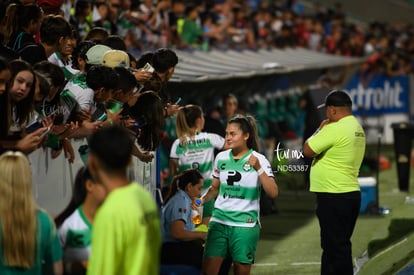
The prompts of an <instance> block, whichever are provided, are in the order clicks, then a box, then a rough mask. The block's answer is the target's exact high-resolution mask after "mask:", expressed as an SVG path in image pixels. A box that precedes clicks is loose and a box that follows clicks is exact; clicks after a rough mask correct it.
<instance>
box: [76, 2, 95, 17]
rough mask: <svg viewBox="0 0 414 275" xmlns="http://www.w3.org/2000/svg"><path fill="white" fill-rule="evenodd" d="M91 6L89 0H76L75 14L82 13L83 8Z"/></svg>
mask: <svg viewBox="0 0 414 275" xmlns="http://www.w3.org/2000/svg"><path fill="white" fill-rule="evenodd" d="M89 7H91V8H92V6H91V1H89V0H78V1H76V4H75V16H76V15H79V14H82V13H83V11H84V10H86V9H87V8H89Z"/></svg>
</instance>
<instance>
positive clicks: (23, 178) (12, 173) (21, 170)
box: [0, 151, 62, 274]
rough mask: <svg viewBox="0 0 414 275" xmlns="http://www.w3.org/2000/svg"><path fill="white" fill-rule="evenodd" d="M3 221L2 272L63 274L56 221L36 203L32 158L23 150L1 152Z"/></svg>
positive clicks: (0, 234) (0, 230)
mask: <svg viewBox="0 0 414 275" xmlns="http://www.w3.org/2000/svg"><path fill="white" fill-rule="evenodd" d="M0 223H1V227H0V243H1V244H2V245H1V246H0V274H20V273H26V272H27V273H30V274H62V262H61V259H62V248H61V247H60V244H59V240H58V238H57V235H56V229H55V225H54V223H53V220H52V219H51V218H50V217H49V215H48V214H47V213H46V212H44V211H42V210H40V209H39V208H38V207H37V206H36V203H35V201H34V198H33V193H32V175H31V170H30V165H29V161H28V159H27V158H26V157H25V156H24V155H23V154H22V153H20V152H11V151H8V152H6V153H4V154H3V155H1V156H0ZM42 272H43V273H42Z"/></svg>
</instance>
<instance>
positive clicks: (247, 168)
mask: <svg viewBox="0 0 414 275" xmlns="http://www.w3.org/2000/svg"><path fill="white" fill-rule="evenodd" d="M250 168H251V166H250V164H249V163H247V162H246V163H245V164H244V165H243V170H244V171H246V172H247V171H249V170H250Z"/></svg>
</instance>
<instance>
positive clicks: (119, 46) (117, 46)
mask: <svg viewBox="0 0 414 275" xmlns="http://www.w3.org/2000/svg"><path fill="white" fill-rule="evenodd" d="M102 44H103V45H105V46H108V47H109V48H111V49H113V50H120V51H124V52H126V51H127V47H126V45H125V41H124V40H122V38H121V37H120V36H119V35H109V36H108V37H107V38H106V39H105V40H104V41H103V42H102Z"/></svg>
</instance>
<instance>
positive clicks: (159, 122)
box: [130, 91, 164, 151]
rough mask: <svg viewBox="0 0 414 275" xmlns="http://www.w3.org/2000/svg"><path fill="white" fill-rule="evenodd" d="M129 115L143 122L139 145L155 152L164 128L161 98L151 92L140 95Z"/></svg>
mask: <svg viewBox="0 0 414 275" xmlns="http://www.w3.org/2000/svg"><path fill="white" fill-rule="evenodd" d="M130 115H131V116H132V117H133V118H134V119H137V120H140V119H143V120H145V123H144V125H143V126H142V127H141V134H140V135H139V136H138V143H139V145H140V146H141V147H142V148H143V149H144V150H148V151H153V150H155V149H156V148H157V147H158V146H159V145H160V144H161V139H162V132H163V126H164V117H163V104H162V101H161V98H160V97H159V96H158V95H157V94H156V93H155V92H153V91H146V92H144V93H142V94H141V95H140V96H139V97H138V100H137V102H136V103H135V105H134V106H132V107H131V108H130Z"/></svg>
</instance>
